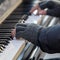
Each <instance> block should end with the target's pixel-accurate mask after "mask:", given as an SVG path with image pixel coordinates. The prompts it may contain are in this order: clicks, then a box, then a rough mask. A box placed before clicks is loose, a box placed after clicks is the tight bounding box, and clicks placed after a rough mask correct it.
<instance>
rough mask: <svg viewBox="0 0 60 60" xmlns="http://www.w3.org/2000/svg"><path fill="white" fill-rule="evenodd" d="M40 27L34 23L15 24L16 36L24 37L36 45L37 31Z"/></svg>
mask: <svg viewBox="0 0 60 60" xmlns="http://www.w3.org/2000/svg"><path fill="white" fill-rule="evenodd" d="M41 29H42V27H41V26H40V25H36V24H17V27H16V38H20V37H22V38H24V39H26V40H28V41H30V42H32V43H33V44H35V45H38V33H39V30H41Z"/></svg>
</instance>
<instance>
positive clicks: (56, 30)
mask: <svg viewBox="0 0 60 60" xmlns="http://www.w3.org/2000/svg"><path fill="white" fill-rule="evenodd" d="M38 44H40V45H39V46H40V48H41V49H42V51H44V52H47V53H60V25H55V26H52V27H48V28H44V29H42V30H41V31H40V35H39V43H38Z"/></svg>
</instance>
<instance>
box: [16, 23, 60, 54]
mask: <svg viewBox="0 0 60 60" xmlns="http://www.w3.org/2000/svg"><path fill="white" fill-rule="evenodd" d="M20 37H22V38H24V39H26V40H28V41H30V42H32V43H33V44H34V45H37V46H39V47H40V48H41V49H42V51H44V52H47V53H59V52H60V25H56V26H52V27H48V28H43V27H41V26H39V25H36V24H27V25H26V24H20V26H18V27H17V28H16V38H20Z"/></svg>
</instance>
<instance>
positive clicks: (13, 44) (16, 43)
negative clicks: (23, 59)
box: [0, 40, 25, 60]
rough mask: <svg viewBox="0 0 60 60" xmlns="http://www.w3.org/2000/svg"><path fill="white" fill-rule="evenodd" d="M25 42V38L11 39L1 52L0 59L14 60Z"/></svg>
mask: <svg viewBox="0 0 60 60" xmlns="http://www.w3.org/2000/svg"><path fill="white" fill-rule="evenodd" d="M24 43H25V41H23V40H12V41H10V44H8V46H6V49H4V51H3V53H1V54H0V60H14V58H15V55H16V56H17V53H18V51H19V50H20V49H23V45H24Z"/></svg>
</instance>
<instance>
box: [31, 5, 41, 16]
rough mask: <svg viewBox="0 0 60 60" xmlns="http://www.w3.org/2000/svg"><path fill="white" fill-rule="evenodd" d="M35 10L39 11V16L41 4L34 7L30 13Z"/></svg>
mask: <svg viewBox="0 0 60 60" xmlns="http://www.w3.org/2000/svg"><path fill="white" fill-rule="evenodd" d="M35 10H38V12H37V15H39V11H40V10H41V8H40V6H39V4H37V5H36V6H34V7H32V9H31V10H30V13H33V12H34V11H35Z"/></svg>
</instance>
